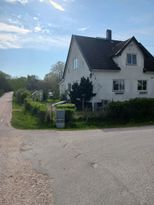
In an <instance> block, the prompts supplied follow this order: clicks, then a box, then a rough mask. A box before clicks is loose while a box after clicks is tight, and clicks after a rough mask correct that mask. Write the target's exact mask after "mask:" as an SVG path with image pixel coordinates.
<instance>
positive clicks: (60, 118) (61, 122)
mask: <svg viewBox="0 0 154 205" xmlns="http://www.w3.org/2000/svg"><path fill="white" fill-rule="evenodd" d="M56 127H57V128H64V127H65V110H56Z"/></svg>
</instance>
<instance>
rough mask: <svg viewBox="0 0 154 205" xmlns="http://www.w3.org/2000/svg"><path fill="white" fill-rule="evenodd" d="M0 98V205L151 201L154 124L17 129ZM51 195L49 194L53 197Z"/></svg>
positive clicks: (139, 204) (135, 204)
mask: <svg viewBox="0 0 154 205" xmlns="http://www.w3.org/2000/svg"><path fill="white" fill-rule="evenodd" d="M10 111H11V94H6V95H5V96H3V97H2V98H0V154H1V155H0V165H1V166H0V205H6V204H7V205H16V204H18V205H22V204H25V205H29V204H37V205H38V204H41V205H46V204H48V205H52V204H54V205H153V204H154V127H153V126H151V127H142V128H128V129H105V130H101V129H99V130H86V131H54V130H53V131H48V130H46V131H37V130H36V131H35V130H33V131H30V130H29V131H22V130H15V129H13V128H11V127H10V125H9V121H10V113H11V112H10ZM53 198H54V200H53Z"/></svg>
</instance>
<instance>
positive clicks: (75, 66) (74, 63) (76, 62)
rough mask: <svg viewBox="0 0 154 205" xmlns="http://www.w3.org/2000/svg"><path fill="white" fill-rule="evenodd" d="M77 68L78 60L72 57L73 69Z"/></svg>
mask: <svg viewBox="0 0 154 205" xmlns="http://www.w3.org/2000/svg"><path fill="white" fill-rule="evenodd" d="M77 68H79V60H78V59H77V58H74V60H73V69H77Z"/></svg>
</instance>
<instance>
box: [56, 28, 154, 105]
mask: <svg viewBox="0 0 154 205" xmlns="http://www.w3.org/2000/svg"><path fill="white" fill-rule="evenodd" d="M83 76H84V77H86V78H87V77H89V78H90V80H91V81H92V83H93V86H94V93H96V96H95V97H93V99H92V100H91V102H92V104H93V105H100V104H104V103H106V102H108V101H124V100H128V99H131V98H141V97H142V98H143V97H147V98H154V57H153V56H152V55H151V54H150V53H149V52H148V51H147V50H146V48H145V47H144V46H143V45H142V44H141V43H139V42H138V41H137V40H136V39H135V37H132V38H130V39H128V40H126V41H119V40H112V31H111V30H107V31H106V38H91V37H85V36H77V35H73V36H72V39H71V43H70V48H69V52H68V56H67V60H66V65H65V69H64V73H63V78H62V81H61V83H60V93H61V94H62V93H64V92H65V91H66V90H70V89H71V86H72V84H73V83H74V82H80V79H81V77H83Z"/></svg>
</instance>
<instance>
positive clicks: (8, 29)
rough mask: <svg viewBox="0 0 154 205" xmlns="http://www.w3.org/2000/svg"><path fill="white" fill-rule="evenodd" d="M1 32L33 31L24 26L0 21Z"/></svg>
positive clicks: (24, 32)
mask: <svg viewBox="0 0 154 205" xmlns="http://www.w3.org/2000/svg"><path fill="white" fill-rule="evenodd" d="M0 32H11V33H20V34H27V33H30V32H31V31H30V30H28V29H25V28H22V27H18V26H15V25H11V24H6V23H1V22H0Z"/></svg>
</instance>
